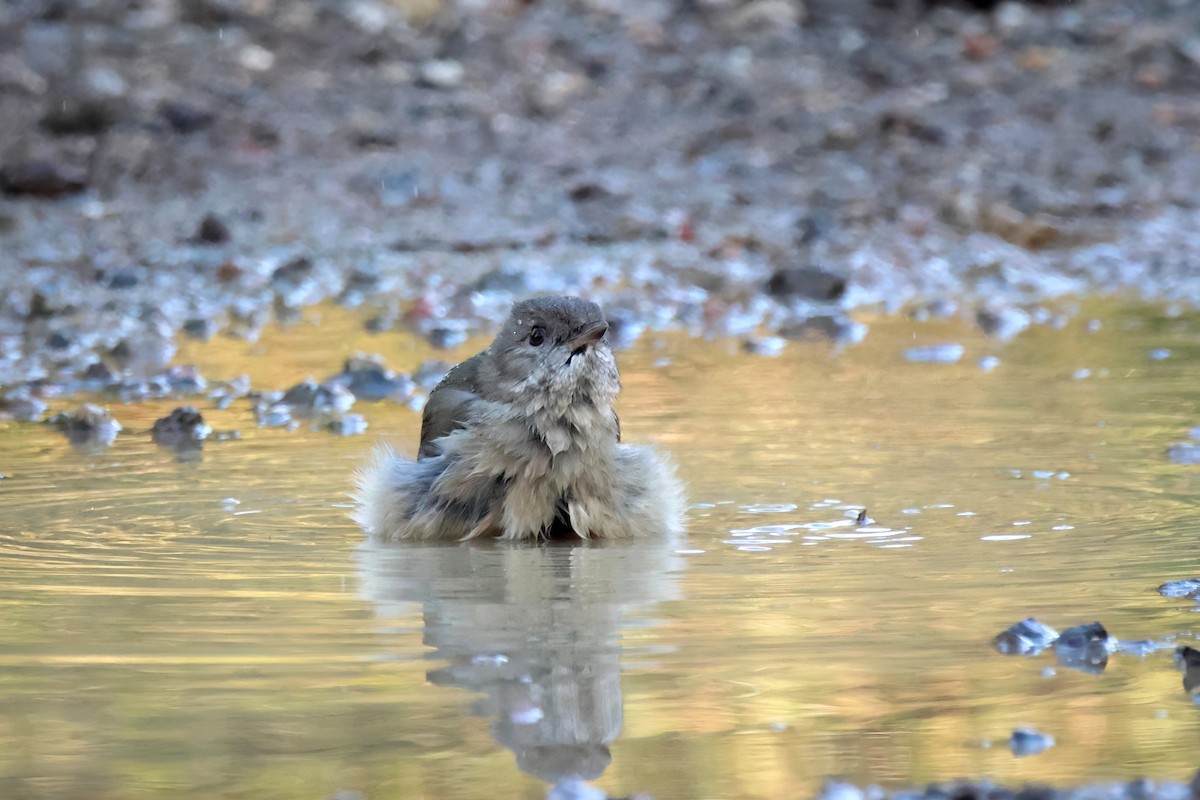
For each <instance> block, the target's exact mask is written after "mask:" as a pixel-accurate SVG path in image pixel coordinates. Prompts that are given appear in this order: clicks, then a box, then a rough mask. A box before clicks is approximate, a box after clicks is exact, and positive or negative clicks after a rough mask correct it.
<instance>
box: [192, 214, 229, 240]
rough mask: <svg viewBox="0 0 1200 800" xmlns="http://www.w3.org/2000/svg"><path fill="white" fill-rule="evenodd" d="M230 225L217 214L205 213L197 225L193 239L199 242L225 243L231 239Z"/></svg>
mask: <svg viewBox="0 0 1200 800" xmlns="http://www.w3.org/2000/svg"><path fill="white" fill-rule="evenodd" d="M229 238H230V236H229V226H228V225H226V224H225V223H224V222H223V221H222V220H221V218H220V217H218V216H217V215H216V214H211V213H210V214H205V215H204V218H203V219H201V220H200V224H199V225H198V226H196V233H195V234H194V235H193V236H192V241H194V242H196V243H197V244H225V243H226V242H228V241H229Z"/></svg>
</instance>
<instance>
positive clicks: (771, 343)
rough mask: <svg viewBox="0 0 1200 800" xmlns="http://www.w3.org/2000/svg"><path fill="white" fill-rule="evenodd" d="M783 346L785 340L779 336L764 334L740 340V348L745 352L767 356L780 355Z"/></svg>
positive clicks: (784, 345) (785, 343)
mask: <svg viewBox="0 0 1200 800" xmlns="http://www.w3.org/2000/svg"><path fill="white" fill-rule="evenodd" d="M785 347H787V341H786V340H785V339H783V338H782V337H779V336H765V337H762V338H756V339H748V340H747V341H744V342H742V349H743V350H745V351H746V352H747V353H752V354H754V355H756V356H766V357H768V358H774V357H776V356H778V355H780V354H781V353H782V352H783V349H784V348H785Z"/></svg>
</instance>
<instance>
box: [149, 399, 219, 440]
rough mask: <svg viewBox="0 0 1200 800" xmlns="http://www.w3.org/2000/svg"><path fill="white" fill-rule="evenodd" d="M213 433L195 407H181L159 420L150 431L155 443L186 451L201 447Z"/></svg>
mask: <svg viewBox="0 0 1200 800" xmlns="http://www.w3.org/2000/svg"><path fill="white" fill-rule="evenodd" d="M211 433H212V427H211V426H210V425H208V423H206V422H205V421H204V416H203V415H202V414H201V413H200V412H199V411H198V410H197V409H196V408H194V407H193V406H180V407H178V408H176V409H175V410H174V411H172V412H171V413H170V414H168V415H167V416H165V417H162V418H161V419H158V420H156V421H155V423H154V427H153V428H151V430H150V436H151V438H153V439H154V442H155V443H156V444H158V445H161V446H163V447H172V448H176V449H184V448H191V447H199V446H200V443H201V442H203V441H204V440H205V439H207V438H208V436H209V435H210V434H211Z"/></svg>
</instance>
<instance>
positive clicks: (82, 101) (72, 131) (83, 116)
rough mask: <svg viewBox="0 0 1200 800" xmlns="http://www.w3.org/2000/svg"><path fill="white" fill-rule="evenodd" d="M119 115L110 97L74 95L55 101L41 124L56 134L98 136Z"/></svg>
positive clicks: (43, 127)
mask: <svg viewBox="0 0 1200 800" xmlns="http://www.w3.org/2000/svg"><path fill="white" fill-rule="evenodd" d="M117 117H118V110H117V106H116V104H115V103H114V102H113V100H112V99H110V98H101V97H72V98H67V99H65V100H62V101H60V102H57V103H54V104H53V105H52V107H51V108H50V110H49V111H47V112H46V114H45V115H44V116H43V117H42V119H41V122H40V123H39V124H40V125H41V127H42V129H43V130H45V131H46V132H47V133H50V134H52V135H54V136H96V135H97V134H100V133H103V132H104V131H106V130H108V129H109V128H110V127H112V124H113V123H114V122H116V121H117Z"/></svg>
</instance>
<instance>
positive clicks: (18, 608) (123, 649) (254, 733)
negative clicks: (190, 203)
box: [0, 302, 1200, 800]
mask: <svg viewBox="0 0 1200 800" xmlns="http://www.w3.org/2000/svg"><path fill="white" fill-rule="evenodd" d="M1085 309H1086V311H1087V313H1085V314H1082V315H1079V316H1076V317H1075V318H1074V319H1073V321H1072V322H1070V323H1069V324H1068V325H1067V327H1066V328H1065V329H1062V330H1052V329H1049V328H1034V329H1031V330H1030V331H1028V332H1027V333H1025V334H1023V335H1022V336H1021V337H1019V338H1018V339H1016V340H1015V341H1013V342H1012V343H1010V344H1008V345H1003V346H1002V345H998V344H996V343H994V342H991V341H989V340H986V339H984V338H983V337H982V336H981V335H980V334H978V333H977V332H974V331H972V330H970V329H968V328H966V327H964V326H962V325H960V324H958V323H956V322H938V323H920V324H917V323H912V322H908V321H905V320H902V319H881V320H872V321H871V322H872V328H871V333H870V335H869V336H868V337H867V339H866V341H865V342H864V343H863V344H862V345H860V346H858V347H855V348H852V349H849V350H845V351H844V352H840V353H838V352H834V351H833V350H831V349H830V348H829V347H828V346H826V345H823V344H820V343H809V344H791V345H789V346H788V347H787V348H786V349H785V350H784V351H783V353H782V354H781V355H780V356H779V357H778V358H772V359H765V358H760V357H756V356H750V355H746V354H743V353H740V352H738V350H737V348H736V346H734V345H733V344H731V343H728V342H705V341H699V340H692V339H685V338H681V337H677V336H662V337H660V336H654V335H648V336H647V337H645V338H644V339H643V340H642V341H641V342H640V343H639V344H638V346H637V347H635V348H634V349H633V350H632V351H628V352H624V353H622V354H621V356H620V361H621V366H622V374H623V378H624V385H625V390H624V393H623V395H622V398H621V402H620V412H621V419H622V426H623V429H624V432H625V437H626V438H627V439H628V440H631V441H643V442H653V443H655V444H656V445H657V446H658V447H660V448H662V449H663V450H665V451H668V452H670V453H671V455H672V456H673V458H674V460H675V462H676V463H677V464H678V467H679V471H680V473H681V475H682V476H683V478H684V479H685V480H686V481H687V483H688V486H689V496H690V500H691V502H692V503H694V504H695V507H694V509H693V513H692V519H691V523H690V527H689V531H688V533H687V534H686V536H685V537H683V538H682V539H680V540H678V541H657V542H645V543H638V544H633V545H621V544H617V545H608V546H585V547H561V546H557V547H529V546H507V547H505V546H499V545H490V544H483V545H478V546H470V547H464V546H454V545H452V546H417V547H405V546H381V545H377V544H372V543H370V542H366V541H364V539H363V537H362V535H361V533H360V532H359V531H358V530H357V529H356V528H355V527H354V525H353V523H351V522H350V520H349V519H348V504H349V499H348V496H347V493H348V492H349V490H350V487H351V483H352V477H351V476H352V473H353V471H354V469H355V467H356V466H357V465H358V464H359V463H361V462H362V461H363V459H364V458H366V456H367V455H368V453H369V452H370V449H371V448H372V446H373V445H374V444H375V443H376V442H377V441H388V442H390V443H392V444H394V445H395V446H396V447H398V448H399V449H401V450H403V451H406V452H409V453H411V452H412V450H413V445H414V444H415V442H416V439H417V433H418V429H419V424H420V420H419V415H418V414H417V413H414V412H413V411H411V410H409V409H407V408H404V407H401V406H398V405H395V404H386V403H376V404H359V405H358V406H356V408H355V410H356V411H360V412H362V413H364V414H365V415H366V417H367V419H368V420H369V422H370V424H371V427H370V430H369V432H368V435H366V436H362V437H349V438H337V437H334V436H332V435H331V434H329V433H326V432H321V431H313V430H310V429H309V428H308V427H307V426H304V425H302V426H301V427H300V428H299V429H297V430H295V431H291V432H288V431H285V430H280V429H258V428H255V427H254V421H253V416H252V415H251V414H250V411H249V407H248V403H247V402H246V401H240V402H238V403H235V404H234V405H233V406H232V407H230V408H229V409H227V410H224V411H218V410H215V409H214V410H210V409H208V408H203V405H204V404H202V408H203V410H204V411H205V414H206V416H207V417H208V418H209V421H210V422H211V423H212V424H213V425H214V426H215V427H216V428H218V429H238V430H240V431H242V434H243V436H242V439H241V440H239V441H229V442H212V443H209V444H207V445H206V447H205V448H204V451H203V456H202V458H201V459H199V460H186V459H185V460H181V459H179V458H178V457H177V456H176V455H175V454H173V453H172V452H170V451H168V450H162V449H159V448H157V447H156V446H155V445H154V444H152V443H151V442H150V441H149V436H148V434H147V431H148V429H149V427H150V425H151V424H152V423H153V421H154V419H156V418H157V417H159V416H162V415H163V414H165V413H166V412H167V411H169V410H170V409H171V408H172V407H174V405H176V403H175V402H171V401H154V402H148V403H144V404H137V405H119V404H115V403H110V407H111V408H112V410H113V412H114V414H115V416H116V417H117V418H118V419H119V420H120V421H121V422H122V423H123V424H125V426H126V429H127V430H126V431H125V432H124V433H123V434H122V435H121V436H120V437H119V438H118V439H117V441H116V443H115V444H114V445H113V446H112V447H111V448H110V449H109V450H108V451H107V452H104V453H101V454H81V453H78V452H76V451H74V450H73V449H72V448H71V447H70V445H69V444H68V443H67V441H66V439H65V437H63V436H61V434H58V433H56V432H54V431H53V430H50V429H49V428H46V427H43V426H39V425H28V424H16V423H0V426H2V427H0V473H3V474H4V475H5V478H4V479H3V480H2V481H0V504H2V508H3V518H2V521H0V606H2V610H0V796H3V797H22V798H43V797H44V798H60V797H89V798H114V799H115V798H151V797H164V798H166V797H171V798H179V797H183V798H213V797H222V798H225V797H228V798H242V797H246V798H249V797H278V798H291V797H295V798H311V797H328V796H332V795H334V794H335V793H336V792H338V791H352V792H358V793H360V794H361V795H362V796H363V797H367V798H376V797H404V798H409V797H424V798H472V797H480V798H485V797H486V798H493V797H520V798H536V797H541V796H543V795H544V794H545V791H546V782H547V781H550V782H552V781H554V780H556V779H558V778H559V777H561V776H562V775H564V774H567V773H574V774H578V775H583V776H584V777H587V778H589V779H590V780H593V781H594V783H595V784H596V785H598V786H600V787H602V788H604V789H605V790H607V791H609V792H610V793H611V794H612V795H614V796H623V795H628V794H632V793H634V792H639V791H641V792H646V793H648V794H650V795H652V796H654V797H656V798H659V800H670V799H673V798H679V799H680V800H683V799H684V798H700V797H713V798H718V797H719V798H778V797H789V796H800V795H802V794H805V793H808V792H811V791H812V790H813V789H814V788H815V787H816V786H817V785H819V782H820V781H821V779H822V778H823V777H824V776H827V775H840V776H844V777H846V778H849V779H852V780H855V781H858V782H872V781H873V782H879V783H882V784H885V785H888V786H899V785H905V784H911V783H922V782H926V781H932V780H944V779H950V778H953V777H956V776H971V777H980V776H990V777H993V778H996V779H998V780H1004V781H1023V780H1047V781H1051V782H1054V783H1057V784H1068V783H1073V782H1081V781H1085V780H1093V779H1120V778H1129V777H1134V776H1139V775H1149V776H1152V777H1160V778H1173V779H1184V778H1187V777H1188V776H1189V775H1190V774H1191V772H1192V771H1194V769H1195V758H1194V755H1195V748H1194V744H1195V742H1196V741H1197V739H1198V737H1200V709H1198V708H1197V707H1195V706H1194V705H1193V703H1192V700H1191V699H1190V698H1189V697H1188V696H1187V694H1186V693H1185V692H1184V691H1183V689H1182V683H1181V677H1182V676H1181V675H1180V673H1179V672H1178V671H1177V670H1176V669H1175V668H1174V666H1173V664H1172V661H1171V654H1170V650H1164V651H1163V652H1160V653H1156V654H1153V655H1150V656H1147V657H1146V658H1144V659H1141V658H1137V657H1134V656H1129V655H1125V654H1120V653H1118V654H1116V655H1114V656H1113V657H1112V659H1111V660H1110V662H1109V664H1108V667H1107V669H1106V670H1105V671H1104V672H1103V673H1102V674H1101V675H1099V676H1096V675H1088V674H1083V673H1080V672H1075V671H1072V670H1069V669H1064V668H1057V667H1055V665H1054V662H1053V659H1052V657H1051V656H1049V655H1044V656H1042V657H1039V658H1036V659H1028V658H1019V657H1003V656H1000V655H998V654H996V653H995V652H994V651H993V650H992V649H991V648H990V645H989V641H990V639H991V637H992V636H993V635H994V634H996V633H997V632H999V631H1000V630H1002V629H1003V628H1005V627H1007V626H1008V625H1009V624H1011V623H1013V622H1015V621H1017V620H1018V619H1021V618H1022V617H1025V616H1031V615H1032V616H1036V617H1037V618H1038V619H1041V620H1042V621H1044V622H1046V623H1048V624H1050V625H1053V626H1055V627H1058V628H1060V629H1061V628H1065V627H1067V626H1070V625H1073V624H1079V623H1084V622H1090V621H1092V620H1100V621H1102V622H1103V623H1104V624H1105V625H1106V626H1107V627H1108V629H1109V630H1110V631H1111V632H1112V633H1113V634H1115V635H1116V636H1117V637H1119V638H1122V639H1152V640H1156V641H1166V642H1169V643H1170V642H1175V641H1178V642H1180V643H1187V642H1191V641H1192V638H1193V632H1194V631H1195V630H1196V628H1197V621H1198V620H1200V617H1197V616H1196V615H1195V613H1194V611H1195V610H1196V606H1195V604H1193V603H1192V601H1188V600H1169V599H1166V598H1162V597H1160V596H1158V595H1157V594H1156V593H1155V592H1154V588H1155V587H1156V586H1157V585H1158V584H1160V583H1162V582H1163V581H1166V580H1169V579H1175V578H1187V577H1198V576H1200V557H1198V556H1197V555H1196V553H1197V542H1198V541H1200V516H1198V515H1197V513H1196V497H1197V491H1198V490H1200V468H1197V467H1195V466H1183V465H1177V464H1173V463H1171V462H1170V461H1168V460H1167V459H1166V458H1165V456H1164V451H1165V449H1166V447H1167V446H1168V445H1170V444H1171V443H1173V442H1175V441H1179V440H1182V439H1184V438H1186V435H1187V430H1188V429H1189V428H1191V427H1193V426H1195V425H1197V424H1200V410H1198V409H1197V397H1198V394H1197V389H1198V388H1200V385H1198V384H1197V377H1196V376H1197V374H1200V373H1198V372H1197V365H1198V364H1200V317H1197V316H1196V315H1194V314H1192V315H1183V316H1175V317H1165V316H1163V315H1162V313H1161V311H1159V310H1156V309H1147V308H1142V307H1133V306H1124V305H1117V304H1113V303H1108V302H1105V303H1100V302H1093V303H1089V304H1086V305H1085ZM1093 317H1094V318H1098V319H1099V320H1101V321H1102V323H1103V325H1102V327H1100V328H1099V330H1096V331H1089V329H1088V326H1087V325H1086V322H1087V320H1088V319H1090V318H1093ZM946 341H954V342H960V343H962V344H963V345H964V347H965V351H966V355H965V357H964V358H963V360H962V361H961V362H960V363H957V364H915V363H909V362H907V361H906V360H905V359H904V357H903V351H904V350H905V349H906V348H909V347H913V346H918V345H928V344H936V343H938V342H946ZM480 344H481V343H480V342H478V341H475V342H471V343H468V345H466V346H464V348H463V349H462V350H460V351H456V352H454V353H452V354H450V356H449V357H452V358H459V357H462V356H465V355H468V354H469V353H470V352H472V348H477V347H478V346H480ZM356 349H365V350H368V351H372V352H379V353H382V354H383V355H384V356H385V357H386V358H387V359H388V361H389V363H390V364H391V365H392V366H393V367H394V368H396V369H399V370H410V369H412V368H414V367H415V366H416V365H417V364H419V363H420V362H421V361H422V360H424V359H426V358H429V357H432V356H435V355H437V354H434V353H431V352H429V351H428V350H427V349H425V348H424V346H423V345H421V344H420V343H419V342H417V341H415V340H412V339H408V338H405V337H402V336H400V335H398V334H389V335H382V336H371V335H368V334H366V333H364V332H362V330H361V320H359V319H357V318H356V317H355V315H354V314H353V313H352V312H347V311H343V310H340V309H336V308H322V309H319V310H316V311H313V312H311V313H310V314H309V317H308V319H307V320H306V321H305V322H302V323H300V324H297V325H293V326H290V327H286V328H272V329H269V330H268V331H267V332H266V334H265V335H264V336H263V338H262V339H261V340H260V341H258V342H256V343H252V344H248V343H246V342H242V341H238V340H233V339H219V340H214V341H212V342H209V343H204V344H201V343H195V342H189V343H184V344H183V346H182V350H181V353H180V357H179V359H178V360H179V361H180V362H181V363H189V362H190V363H196V364H198V365H200V366H201V368H202V369H203V370H204V372H205V374H207V375H208V376H209V377H210V378H214V377H233V376H235V375H237V374H239V373H241V372H245V373H248V374H249V375H250V376H251V377H252V379H253V381H254V384H255V386H256V387H261V388H286V387H287V386H289V385H291V384H293V383H295V382H296V381H298V380H300V379H302V378H304V377H306V376H309V375H312V376H313V377H316V378H317V379H321V378H323V377H326V376H328V375H331V374H333V373H335V372H337V371H338V369H339V368H340V363H341V360H342V359H343V358H344V357H345V356H346V355H348V354H349V353H351V352H352V351H354V350H356ZM1163 349H1166V350H1169V351H1170V352H1169V356H1168V357H1166V358H1162V356H1163V353H1161V352H1155V353H1152V351H1158V350H1163ZM987 354H995V355H998V356H999V357H1000V358H1001V364H1000V366H998V367H997V368H995V369H993V370H991V371H985V370H981V369H980V368H978V367H977V366H976V364H975V362H976V359H977V358H979V357H980V356H983V355H987ZM60 405H64V406H65V405H66V404H65V403H60ZM863 507H865V508H866V509H867V510H868V514H869V516H870V517H871V518H872V519H873V520H874V523H873V524H871V525H869V526H866V527H865V528H864V527H863V526H860V525H856V524H855V523H854V517H855V515H856V514H857V513H858V511H859V510H860V509H861V508H863ZM1023 724H1028V725H1032V726H1034V727H1036V728H1037V729H1039V730H1042V731H1044V732H1046V733H1049V734H1051V735H1053V736H1054V737H1055V738H1056V740H1057V745H1056V746H1055V747H1053V748H1052V749H1050V750H1049V751H1047V752H1045V753H1043V754H1041V755H1037V756H1032V757H1028V758H1021V759H1018V758H1015V757H1014V756H1013V755H1012V754H1011V753H1010V752H1009V750H1008V749H1007V747H1006V746H1005V744H1004V740H1005V739H1006V738H1007V736H1008V735H1009V733H1011V731H1012V730H1013V728H1014V727H1016V726H1018V725H1023ZM987 745H990V746H987Z"/></svg>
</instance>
